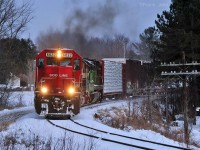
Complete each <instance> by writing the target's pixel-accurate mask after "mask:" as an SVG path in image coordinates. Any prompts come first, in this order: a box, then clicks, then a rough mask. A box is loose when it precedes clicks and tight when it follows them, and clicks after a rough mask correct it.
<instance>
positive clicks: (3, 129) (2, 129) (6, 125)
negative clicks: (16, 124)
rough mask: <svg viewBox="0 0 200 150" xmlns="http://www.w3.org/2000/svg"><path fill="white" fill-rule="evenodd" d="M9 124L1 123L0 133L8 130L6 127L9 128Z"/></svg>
mask: <svg viewBox="0 0 200 150" xmlns="http://www.w3.org/2000/svg"><path fill="white" fill-rule="evenodd" d="M10 124H11V122H3V123H1V124H0V132H1V131H5V130H7V129H8V127H9V126H10Z"/></svg>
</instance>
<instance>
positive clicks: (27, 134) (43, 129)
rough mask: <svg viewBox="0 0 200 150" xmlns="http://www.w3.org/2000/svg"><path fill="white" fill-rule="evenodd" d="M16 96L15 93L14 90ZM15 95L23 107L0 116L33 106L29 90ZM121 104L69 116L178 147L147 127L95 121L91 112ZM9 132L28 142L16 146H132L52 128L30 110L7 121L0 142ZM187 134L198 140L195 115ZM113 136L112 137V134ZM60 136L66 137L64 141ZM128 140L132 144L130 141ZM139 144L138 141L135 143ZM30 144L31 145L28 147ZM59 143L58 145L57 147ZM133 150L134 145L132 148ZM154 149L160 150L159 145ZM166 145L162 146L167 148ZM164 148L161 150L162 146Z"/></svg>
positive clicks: (108, 149)
mask: <svg viewBox="0 0 200 150" xmlns="http://www.w3.org/2000/svg"><path fill="white" fill-rule="evenodd" d="M15 94H16V95H17V94H18V93H15ZM15 94H13V95H12V96H13V99H12V98H10V99H9V101H10V102H15V103H16V104H17V103H18V100H20V101H21V102H23V103H24V104H25V105H26V106H27V107H24V108H18V109H14V110H3V111H0V116H3V115H5V114H8V113H10V112H14V111H19V110H20V109H33V92H23V93H21V94H22V98H19V97H18V98H16V96H15ZM122 105H127V102H122V101H119V103H109V104H103V105H97V107H84V108H82V109H81V112H80V114H78V115H77V116H74V117H73V119H74V120H75V121H76V122H79V123H81V124H84V125H87V126H90V127H94V128H97V129H101V130H105V131H108V132H112V133H117V134H122V135H126V136H131V137H135V138H141V139H144V140H151V141H154V142H160V143H165V144H169V145H174V146H181V147H183V146H184V145H183V144H180V143H178V142H175V141H173V140H170V139H168V138H166V137H164V136H162V135H160V134H159V133H155V132H153V131H149V130H131V131H130V132H125V131H122V130H118V129H114V128H111V127H109V126H106V125H103V124H102V123H101V122H98V121H96V120H95V119H94V118H93V115H94V113H95V112H97V111H98V110H100V109H105V108H110V107H113V106H114V107H120V106H122ZM53 122H54V123H55V124H57V125H61V126H64V127H68V128H70V129H72V130H79V131H81V132H84V133H89V134H91V135H96V136H100V137H103V138H109V137H111V135H107V134H106V135H105V134H102V133H98V132H97V131H92V130H90V129H85V128H83V127H80V126H78V125H75V124H73V123H72V122H70V121H69V120H53ZM11 135H13V136H14V137H15V138H16V140H17V141H18V143H27V142H28V141H29V142H28V143H29V146H28V147H27V145H28V144H26V146H25V144H16V145H15V148H16V149H31V148H32V149H33V147H34V148H35V146H38V147H36V148H37V149H44V147H45V146H46V147H45V148H47V146H48V143H51V144H50V145H51V148H57V149H59V148H61V146H63V145H62V144H63V143H65V142H67V143H65V145H67V144H69V145H71V147H72V149H81V150H82V149H83V150H84V149H89V147H90V148H91V147H93V149H94V150H113V149H114V150H122V149H123V150H130V149H133V148H130V147H127V146H122V145H119V144H113V143H109V142H104V141H102V140H101V139H91V138H89V137H85V136H83V135H77V134H73V133H70V132H67V131H64V130H62V129H59V128H56V127H54V126H52V125H51V124H50V123H48V122H47V120H45V119H44V117H40V116H38V115H37V114H36V113H35V112H34V110H33V112H32V113H30V114H27V115H25V116H23V117H22V118H20V119H18V120H17V121H16V122H15V123H13V124H11V125H10V126H9V128H8V130H7V131H2V132H0V141H3V140H4V139H5V137H9V136H11ZM191 136H192V137H193V138H194V139H195V140H196V141H200V118H198V117H197V125H196V126H194V127H193V131H192V134H191ZM112 138H113V137H112ZM63 139H67V140H66V141H65V142H64V140H63ZM115 140H120V141H121V140H124V142H126V141H127V139H126V140H125V139H121V138H119V137H115ZM37 141H44V143H45V142H46V143H47V144H46V145H45V144H44V143H42V142H41V143H36V142H37ZM130 143H133V142H132V141H130ZM137 143H139V142H137ZM2 144H3V143H1V142H0V149H1V148H2V146H3V145H2ZM31 145H32V147H31ZM141 145H142V146H148V143H141ZM59 146H60V147H59ZM134 149H135V148H134ZM157 149H160V148H159V147H158V148H157ZM168 149H169V148H166V150H168ZM192 149H198V148H195V147H192ZM162 150H165V149H162Z"/></svg>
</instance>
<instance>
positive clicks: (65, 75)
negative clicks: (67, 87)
mask: <svg viewBox="0 0 200 150" xmlns="http://www.w3.org/2000/svg"><path fill="white" fill-rule="evenodd" d="M49 77H52V78H55V77H58V74H49ZM59 77H60V78H67V77H68V74H59Z"/></svg>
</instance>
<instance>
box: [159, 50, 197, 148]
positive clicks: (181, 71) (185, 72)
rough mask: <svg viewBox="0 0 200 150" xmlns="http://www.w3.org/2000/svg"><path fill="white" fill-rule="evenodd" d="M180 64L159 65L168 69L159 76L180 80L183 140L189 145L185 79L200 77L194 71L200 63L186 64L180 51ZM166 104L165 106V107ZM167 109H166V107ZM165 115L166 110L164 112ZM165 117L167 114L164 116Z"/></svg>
mask: <svg viewBox="0 0 200 150" xmlns="http://www.w3.org/2000/svg"><path fill="white" fill-rule="evenodd" d="M181 55H182V62H181V63H174V62H170V63H169V64H166V63H165V62H164V63H161V65H160V66H161V67H163V68H164V67H165V68H168V72H166V71H164V69H163V71H162V73H161V76H168V77H172V76H173V77H175V78H176V79H177V80H181V81H182V88H183V93H182V97H183V99H182V100H183V107H182V108H183V116H184V140H185V143H186V144H187V145H188V144H189V115H188V112H189V108H188V107H189V106H188V104H189V97H188V94H189V93H188V88H189V87H188V86H187V79H188V78H189V77H190V76H199V75H200V71H198V70H196V69H195V70H194V68H195V66H196V67H197V66H198V67H199V66H200V63H198V62H197V61H192V62H190V63H188V62H186V60H185V52H184V51H182V54H181ZM169 69H171V71H170V72H169ZM167 102H168V101H167V95H166V103H167ZM167 105H168V104H166V106H167ZM166 109H167V107H166ZM166 113H167V110H166ZM166 116H167V114H166Z"/></svg>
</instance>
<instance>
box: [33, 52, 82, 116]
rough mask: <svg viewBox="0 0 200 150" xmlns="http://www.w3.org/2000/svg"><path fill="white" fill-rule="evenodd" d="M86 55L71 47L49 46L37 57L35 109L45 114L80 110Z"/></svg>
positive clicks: (63, 113)
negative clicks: (52, 47)
mask: <svg viewBox="0 0 200 150" xmlns="http://www.w3.org/2000/svg"><path fill="white" fill-rule="evenodd" d="M81 69H82V58H81V57H80V56H79V55H78V54H77V53H76V52H75V51H74V50H71V49H59V50H57V49H45V50H43V51H42V52H41V53H39V54H38V55H37V56H36V79H35V98H34V104H35V110H36V112H37V113H38V114H39V115H43V116H71V115H73V114H75V115H76V114H78V113H79V112H80V89H81V87H80V86H81Z"/></svg>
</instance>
